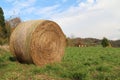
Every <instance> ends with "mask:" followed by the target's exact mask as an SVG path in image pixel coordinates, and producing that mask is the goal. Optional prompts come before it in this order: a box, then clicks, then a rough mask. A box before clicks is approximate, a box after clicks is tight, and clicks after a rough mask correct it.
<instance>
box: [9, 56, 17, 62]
mask: <svg viewBox="0 0 120 80" xmlns="http://www.w3.org/2000/svg"><path fill="white" fill-rule="evenodd" d="M9 60H10V61H12V62H15V61H17V59H16V58H15V57H9Z"/></svg>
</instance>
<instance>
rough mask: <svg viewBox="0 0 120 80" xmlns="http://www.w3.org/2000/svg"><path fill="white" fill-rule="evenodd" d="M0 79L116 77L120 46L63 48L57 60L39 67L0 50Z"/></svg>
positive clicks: (114, 79) (109, 79) (105, 79)
mask: <svg viewBox="0 0 120 80" xmlns="http://www.w3.org/2000/svg"><path fill="white" fill-rule="evenodd" d="M0 80H120V48H103V47H100V46H98V47H83V48H78V47H67V48H66V51H65V54H64V57H63V59H62V61H61V62H60V63H55V64H48V65H46V66H43V67H38V66H35V65H34V64H21V63H19V62H17V61H16V59H15V58H14V57H13V56H12V54H11V53H10V52H9V51H5V50H2V49H0Z"/></svg>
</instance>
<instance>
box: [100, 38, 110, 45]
mask: <svg viewBox="0 0 120 80" xmlns="http://www.w3.org/2000/svg"><path fill="white" fill-rule="evenodd" d="M101 45H102V46H103V47H110V46H111V44H110V42H109V40H108V39H107V38H105V37H104V38H103V39H102V42H101Z"/></svg>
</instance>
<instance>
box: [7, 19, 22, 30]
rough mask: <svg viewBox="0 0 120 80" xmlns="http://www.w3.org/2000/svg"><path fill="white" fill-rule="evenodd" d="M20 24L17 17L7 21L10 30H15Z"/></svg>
mask: <svg viewBox="0 0 120 80" xmlns="http://www.w3.org/2000/svg"><path fill="white" fill-rule="evenodd" d="M21 22H22V21H21V19H20V18H19V17H15V18H12V19H9V20H8V23H9V24H10V26H11V28H15V27H16V26H17V25H18V24H19V23H21Z"/></svg>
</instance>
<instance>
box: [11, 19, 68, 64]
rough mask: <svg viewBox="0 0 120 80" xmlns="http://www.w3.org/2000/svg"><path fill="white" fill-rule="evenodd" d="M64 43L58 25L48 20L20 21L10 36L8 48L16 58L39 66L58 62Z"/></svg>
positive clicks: (64, 39)
mask: <svg viewBox="0 0 120 80" xmlns="http://www.w3.org/2000/svg"><path fill="white" fill-rule="evenodd" d="M65 45H66V38H65V35H64V33H63V32H62V30H61V29H60V27H59V25H57V24H56V23H55V22H53V21H49V20H33V21H27V22H22V23H20V24H19V25H18V26H17V28H15V30H14V31H13V33H12V34H11V37H10V50H11V52H12V53H13V55H14V56H15V57H16V58H17V60H18V61H19V62H23V63H34V64H36V65H39V66H42V65H45V64H48V63H54V62H59V61H60V60H61V58H62V56H63V54H64V49H65Z"/></svg>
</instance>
